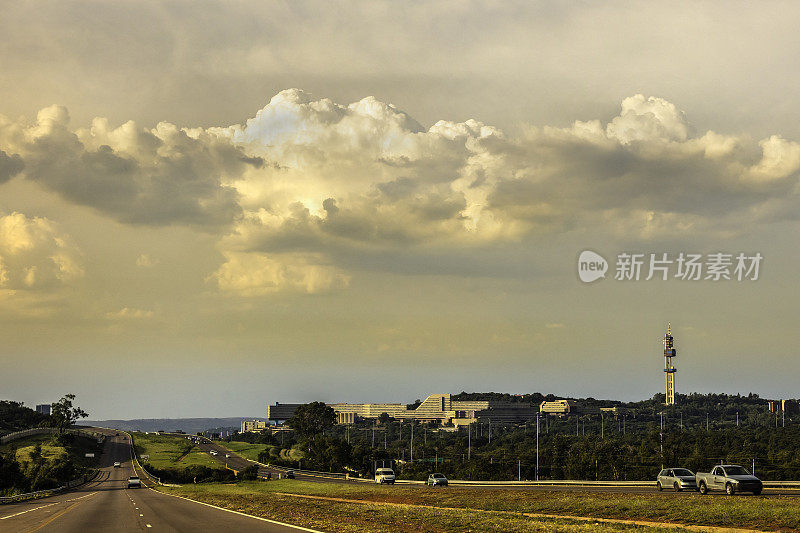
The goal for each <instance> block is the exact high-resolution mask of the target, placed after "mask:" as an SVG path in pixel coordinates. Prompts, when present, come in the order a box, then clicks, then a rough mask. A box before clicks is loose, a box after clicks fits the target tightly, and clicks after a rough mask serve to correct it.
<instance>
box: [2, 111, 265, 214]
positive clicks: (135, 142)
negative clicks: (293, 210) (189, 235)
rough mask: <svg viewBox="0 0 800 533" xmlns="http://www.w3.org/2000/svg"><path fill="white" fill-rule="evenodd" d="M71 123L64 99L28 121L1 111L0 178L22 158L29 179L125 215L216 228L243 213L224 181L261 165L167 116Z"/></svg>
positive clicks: (19, 166) (80, 201)
mask: <svg viewBox="0 0 800 533" xmlns="http://www.w3.org/2000/svg"><path fill="white" fill-rule="evenodd" d="M69 122H70V119H69V113H68V112H67V110H66V109H65V108H63V107H60V106H51V107H48V108H45V109H42V110H41V111H40V112H39V114H38V115H37V118H36V121H35V122H34V123H30V124H28V123H24V122H20V121H17V122H14V121H10V120H9V119H7V118H5V117H1V116H0V149H2V150H3V151H4V152H3V153H4V154H5V155H4V156H0V179H2V176H3V175H4V174H6V175H9V176H10V175H11V174H12V173H19V172H20V171H22V170H23V165H24V174H25V177H26V178H27V179H30V180H33V181H36V182H38V183H41V184H42V185H43V186H45V187H47V188H49V189H52V190H54V191H56V192H58V193H59V194H61V195H62V196H64V197H65V198H67V199H69V200H71V201H73V202H75V203H77V204H81V205H86V206H90V207H93V208H96V209H98V210H100V211H102V212H104V213H106V214H108V215H110V216H112V217H113V218H115V219H117V220H120V221H123V222H129V223H135V224H148V225H166V224H174V223H181V224H190V225H196V226H205V227H215V226H220V225H225V224H228V223H230V222H231V221H232V220H233V219H234V218H235V217H236V216H237V215H238V213H239V207H238V204H237V202H236V192H235V190H234V189H232V188H231V187H228V186H226V185H225V184H224V182H225V180H226V179H228V178H230V177H236V176H240V175H241V174H242V173H243V172H244V171H245V170H246V169H247V168H251V167H253V166H254V165H256V166H257V165H258V164H260V163H258V160H257V159H253V158H248V157H247V156H245V155H244V154H243V153H242V152H241V150H240V149H238V148H237V147H235V146H233V145H231V143H229V142H226V141H224V140H222V141H221V140H219V138H218V137H216V136H212V135H208V134H206V133H204V132H202V131H200V130H192V131H189V130H185V129H180V128H178V127H177V126H175V125H173V124H169V123H160V124H158V125H157V126H156V127H155V128H153V129H150V130H147V129H143V128H140V127H138V126H137V125H136V124H135V123H133V122H127V123H125V124H123V125H121V126H119V127H117V128H113V127H111V126H109V124H108V121H107V120H105V119H102V118H97V119H95V120H94V121H93V122H92V125H91V127H90V128H79V129H77V130H74V131H73V130H71V129H70V128H69ZM9 153H10V154H12V155H11V156H8V155H7V154H9ZM9 157H11V159H10V160H9V161H6V159H8V158H9ZM6 167H8V170H4V169H5V168H6Z"/></svg>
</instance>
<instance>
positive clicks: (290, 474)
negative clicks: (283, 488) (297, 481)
mask: <svg viewBox="0 0 800 533" xmlns="http://www.w3.org/2000/svg"><path fill="white" fill-rule="evenodd" d="M283 477H285V478H286V479H294V470H287V471H286V474H284V476H283Z"/></svg>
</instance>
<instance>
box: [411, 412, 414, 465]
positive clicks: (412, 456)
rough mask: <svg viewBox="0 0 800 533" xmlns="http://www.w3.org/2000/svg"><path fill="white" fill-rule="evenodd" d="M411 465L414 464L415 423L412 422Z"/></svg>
mask: <svg viewBox="0 0 800 533" xmlns="http://www.w3.org/2000/svg"><path fill="white" fill-rule="evenodd" d="M411 463H412V464H413V463H414V422H413V421H412V422H411Z"/></svg>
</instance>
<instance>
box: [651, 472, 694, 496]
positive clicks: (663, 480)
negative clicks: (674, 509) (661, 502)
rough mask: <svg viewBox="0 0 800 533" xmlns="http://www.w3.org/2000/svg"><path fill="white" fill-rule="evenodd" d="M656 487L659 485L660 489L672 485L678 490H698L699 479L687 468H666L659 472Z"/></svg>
mask: <svg viewBox="0 0 800 533" xmlns="http://www.w3.org/2000/svg"><path fill="white" fill-rule="evenodd" d="M656 487H658V490H664V489H665V488H670V487H672V488H673V489H675V491H677V492H680V491H682V490H684V489H688V490H697V481H696V480H695V477H694V473H693V472H692V471H691V470H687V469H685V468H665V469H664V470H662V471H661V472H659V473H658V479H657V480H656Z"/></svg>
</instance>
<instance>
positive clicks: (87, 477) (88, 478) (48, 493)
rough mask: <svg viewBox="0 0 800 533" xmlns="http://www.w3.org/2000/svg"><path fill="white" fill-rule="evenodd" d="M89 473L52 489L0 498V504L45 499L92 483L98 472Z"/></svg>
mask: <svg viewBox="0 0 800 533" xmlns="http://www.w3.org/2000/svg"><path fill="white" fill-rule="evenodd" d="M91 472H92V473H91V474H87V475H84V476H82V477H79V478H75V479H73V480H71V481H68V482H66V483H65V484H63V485H61V486H60V487H55V488H53V489H45V490H37V491H36V492H26V493H24V494H14V495H13V496H0V504H4V503H16V502H24V501H27V500H36V499H39V498H46V497H48V496H52V495H53V494H57V493H59V492H63V491H65V490H69V489H71V488H73V487H77V486H78V485H83V484H84V483H88V482H89V481H92V480H93V479H95V478H96V477H97V474H98V473H99V472H100V471H99V470H94V469H93V470H92V471H91Z"/></svg>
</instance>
